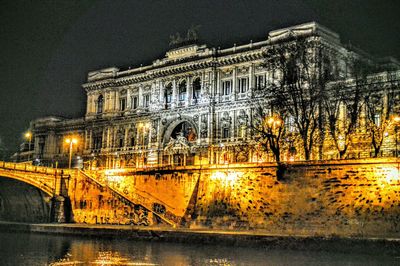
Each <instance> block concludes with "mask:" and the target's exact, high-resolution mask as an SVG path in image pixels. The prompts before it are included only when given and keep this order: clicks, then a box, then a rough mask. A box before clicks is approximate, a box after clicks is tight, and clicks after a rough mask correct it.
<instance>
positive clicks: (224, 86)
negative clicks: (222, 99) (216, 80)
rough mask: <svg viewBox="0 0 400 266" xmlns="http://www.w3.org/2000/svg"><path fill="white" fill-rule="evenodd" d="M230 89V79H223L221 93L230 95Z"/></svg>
mask: <svg viewBox="0 0 400 266" xmlns="http://www.w3.org/2000/svg"><path fill="white" fill-rule="evenodd" d="M231 90H232V81H231V80H225V81H223V82H222V95H230V94H231Z"/></svg>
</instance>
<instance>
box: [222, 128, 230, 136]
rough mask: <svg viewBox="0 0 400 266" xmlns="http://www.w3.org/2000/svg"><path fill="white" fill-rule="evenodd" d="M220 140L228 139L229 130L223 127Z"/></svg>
mask: <svg viewBox="0 0 400 266" xmlns="http://www.w3.org/2000/svg"><path fill="white" fill-rule="evenodd" d="M222 138H224V139H227V138H229V128H227V127H225V128H224V129H222Z"/></svg>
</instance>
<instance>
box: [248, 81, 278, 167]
mask: <svg viewBox="0 0 400 266" xmlns="http://www.w3.org/2000/svg"><path fill="white" fill-rule="evenodd" d="M259 89H260V88H259ZM259 91H261V92H265V90H263V89H262V88H261V90H259ZM264 94H265V93H261V95H264ZM256 98H257V100H258V101H257V102H256V103H255V107H254V108H253V116H252V117H253V119H252V123H251V125H250V128H251V129H252V131H253V135H254V138H255V140H256V141H257V142H258V143H259V145H260V147H261V149H262V150H264V151H267V152H268V151H269V150H271V152H272V154H273V156H274V158H275V161H276V162H277V163H279V162H280V161H281V147H282V145H281V144H282V143H281V142H282V136H283V135H284V131H285V130H284V129H285V127H284V125H283V119H284V117H285V114H284V113H282V112H279V111H280V110H277V109H274V108H273V104H272V103H271V102H270V101H268V100H267V99H265V98H264V97H263V96H258V97H256Z"/></svg>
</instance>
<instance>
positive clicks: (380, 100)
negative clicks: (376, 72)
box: [364, 72, 400, 158]
mask: <svg viewBox="0 0 400 266" xmlns="http://www.w3.org/2000/svg"><path fill="white" fill-rule="evenodd" d="M383 75H384V79H385V81H386V82H387V84H388V85H387V86H386V87H385V88H384V89H383V90H382V88H378V86H379V85H380V84H375V85H370V87H369V91H370V93H369V94H368V95H367V96H366V97H365V99H364V101H365V106H366V120H367V123H366V126H367V129H368V131H369V132H370V134H371V145H372V147H373V149H374V154H373V157H375V158H376V157H378V155H379V153H380V150H381V147H382V144H383V140H384V138H385V137H386V136H387V134H388V133H387V130H388V127H389V126H390V123H391V122H392V121H391V116H392V115H393V114H394V112H395V111H396V108H399V104H400V90H399V84H398V80H396V79H395V76H392V75H391V73H389V72H386V73H384V74H383Z"/></svg>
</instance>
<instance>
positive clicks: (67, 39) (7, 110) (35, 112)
mask: <svg viewBox="0 0 400 266" xmlns="http://www.w3.org/2000/svg"><path fill="white" fill-rule="evenodd" d="M396 2H399V1H396V0H392V1H391V0H385V1H382V0H380V1H368V0H352V1H349V0H293V1H278V0H264V1H260V0H246V1H234V0H231V1H219V0H201V1H200V0H197V1H188V0H186V1H184V0H181V1H175V0H165V1H149V0H148V1H144V0H131V1H116V0H114V1H100V0H98V1H95V0H93V1H89V0H79V1H78V0H64V1H61V0H57V1H56V0H52V1H49V0H37V1H21V0H10V1H5V0H0V4H1V5H0V86H1V89H0V139H1V141H2V145H5V147H6V148H7V150H8V152H9V153H12V152H14V151H16V150H17V149H18V144H19V143H20V142H21V141H22V134H23V132H24V131H25V130H27V128H28V126H29V121H30V120H32V119H35V118H39V117H42V116H48V115H61V116H65V117H80V116H82V115H83V114H84V109H85V94H84V91H83V89H82V88H81V84H82V83H83V82H84V81H85V78H86V75H87V72H88V71H91V70H96V69H100V68H103V67H109V66H117V67H118V66H123V67H127V66H138V65H140V64H141V63H143V64H147V63H149V62H151V61H152V60H154V59H156V58H158V57H161V56H163V55H164V54H165V52H166V51H167V50H168V42H169V36H170V35H171V34H174V33H176V32H180V33H181V34H184V33H185V32H186V30H187V29H188V28H189V27H190V26H191V25H200V28H199V35H200V39H201V40H202V42H204V43H205V44H207V45H209V46H221V47H230V46H232V45H233V44H234V43H237V44H241V43H248V42H249V41H250V40H251V39H252V40H254V41H256V40H261V39H266V37H267V34H268V32H269V31H270V30H273V29H278V28H281V27H285V26H290V25H294V24H296V23H303V22H308V21H313V20H315V21H317V22H319V23H321V24H323V25H325V26H327V27H328V28H330V29H332V30H334V31H336V32H338V33H339V34H340V35H341V39H342V41H343V42H344V43H348V42H349V41H351V43H352V44H353V45H356V46H358V47H360V48H362V49H364V50H366V51H367V52H370V53H371V54H374V55H377V56H387V55H392V56H394V57H396V58H400V37H399V36H400V19H399V16H400V15H399V14H400V5H399V4H398V3H396Z"/></svg>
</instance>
